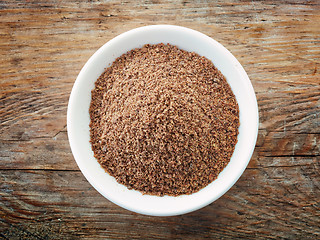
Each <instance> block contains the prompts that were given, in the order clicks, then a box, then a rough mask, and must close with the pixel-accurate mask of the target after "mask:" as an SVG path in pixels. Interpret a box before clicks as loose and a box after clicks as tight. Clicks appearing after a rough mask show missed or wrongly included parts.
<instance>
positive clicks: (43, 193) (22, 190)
mask: <svg viewBox="0 0 320 240" xmlns="http://www.w3.org/2000/svg"><path fill="white" fill-rule="evenodd" d="M269 160H272V158H271V159H270V158H265V159H261V162H266V161H269ZM278 160H279V159H278ZM281 160H283V161H284V162H286V164H288V165H282V164H279V162H280V161H274V160H272V161H273V162H274V164H273V165H272V166H267V167H258V168H257V167H251V166H249V168H248V169H247V170H246V172H245V173H244V175H243V176H242V177H241V179H240V180H239V181H238V183H237V184H236V185H235V186H234V187H233V188H232V189H231V190H230V191H229V192H228V193H227V194H225V195H224V196H223V197H222V198H221V199H219V200H218V201H217V202H215V203H214V204H211V205H210V206H208V207H206V208H204V209H202V210H200V211H197V212H195V213H191V214H187V215H184V216H179V217H167V218H166V217H165V218H156V217H148V216H143V215H139V214H133V213H131V212H129V211H127V210H123V209H122V208H120V207H117V206H116V205H114V204H113V203H111V202H109V201H107V200H106V199H104V198H103V197H102V196H100V195H99V193H97V192H96V191H95V190H94V189H93V188H92V187H91V186H90V185H89V183H88V182H87V181H86V180H85V179H84V177H83V176H82V175H81V173H80V172H78V171H42V170H40V171H18V172H17V171H12V170H6V171H4V170H2V171H0V172H1V178H2V179H1V182H2V184H1V198H2V200H5V201H2V202H1V218H2V219H3V221H4V222H5V223H6V224H11V225H14V226H16V225H15V224H18V223H21V222H23V224H20V225H18V226H20V228H22V229H26V230H27V231H31V230H30V229H33V230H34V232H33V233H34V234H38V235H39V236H43V235H41V232H40V233H38V232H37V231H38V230H39V231H41V229H43V228H44V229H46V226H43V225H42V223H43V222H46V223H48V226H47V227H50V224H51V225H52V227H53V229H54V228H56V229H57V230H59V231H61V234H65V235H66V236H69V234H71V235H72V234H73V235H72V236H75V237H76V236H77V235H78V233H79V235H82V236H85V237H89V238H90V237H91V238H92V239H93V238H95V237H98V236H100V237H101V236H105V237H120V238H121V236H120V235H117V234H119V233H120V232H121V229H125V232H124V234H125V235H123V237H124V238H128V237H138V236H140V237H147V236H148V237H150V238H163V239H164V238H168V237H173V238H176V237H179V236H180V237H181V236H182V235H181V234H183V236H184V237H186V238H188V239H191V238H192V237H195V236H198V237H201V236H202V237H219V236H220V237H221V236H226V237H229V238H231V237H236V236H237V237H241V236H242V237H246V238H247V237H248V238H253V237H260V238H264V237H267V236H273V237H287V238H294V237H298V236H306V237H310V238H312V237H313V238H314V237H317V236H318V237H319V236H320V227H319V226H320V218H319V208H320V206H319V202H318V196H319V193H320V185H319V182H318V181H317V179H319V171H316V170H317V169H319V158H296V161H297V162H298V163H301V164H302V165H299V164H295V165H290V164H289V163H290V162H291V161H292V160H291V159H290V158H281ZM305 161H308V162H309V163H310V164H309V165H304V163H305ZM262 164H263V163H262ZM306 196H308V197H307V198H306ZM262 206H263V207H262ZM279 209H281V214H279ZM21 220H23V221H21ZM88 228H90V229H91V231H89V232H86V230H88ZM165 229H166V230H167V231H164V230H165ZM11 231H13V230H11ZM15 231H18V230H17V229H15ZM8 234H10V232H8ZM8 236H9V235H8ZM48 236H49V237H52V235H48ZM62 236H63V235H62Z"/></svg>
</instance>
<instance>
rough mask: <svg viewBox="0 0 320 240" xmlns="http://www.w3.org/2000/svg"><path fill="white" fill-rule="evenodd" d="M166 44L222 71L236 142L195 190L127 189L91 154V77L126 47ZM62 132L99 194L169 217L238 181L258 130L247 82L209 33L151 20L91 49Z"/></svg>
mask: <svg viewBox="0 0 320 240" xmlns="http://www.w3.org/2000/svg"><path fill="white" fill-rule="evenodd" d="M147 43H149V44H156V43H170V44H172V45H177V46H178V47H179V48H181V49H184V50H187V51H193V52H196V53H198V54H200V55H202V56H205V57H207V58H208V59H210V60H211V61H212V62H213V64H214V65H215V66H216V67H217V68H218V69H219V70H220V71H221V72H222V74H224V76H225V77H226V79H227V81H228V83H229V84H230V86H231V88H232V90H233V92H234V94H235V96H236V99H237V101H238V104H239V108H240V128H239V135H238V143H237V145H236V147H235V151H234V153H233V156H232V158H231V160H230V163H229V164H228V165H227V167H226V168H225V169H224V170H223V171H222V172H221V173H220V174H219V176H218V178H217V179H216V180H215V181H213V182H212V183H211V184H209V185H208V186H207V187H205V188H203V189H202V190H200V191H199V192H196V193H194V194H191V195H182V196H178V197H172V196H164V197H157V196H151V195H143V194H141V193H140V192H138V191H135V190H128V189H127V188H126V187H125V186H123V185H121V184H119V183H117V182H116V180H115V179H114V178H113V177H111V176H110V175H108V174H107V173H106V172H105V171H104V170H103V169H102V168H101V166H100V165H99V163H98V162H97V160H96V159H95V158H94V156H93V152H92V150H91V145H90V142H89V140H90V135H89V122H90V117H89V105H90V101H91V90H92V89H93V88H94V82H95V81H96V79H97V78H98V77H99V76H100V75H101V73H102V72H104V70H105V68H106V67H107V66H110V65H111V63H112V62H113V61H114V60H115V59H116V58H117V57H119V56H120V55H122V54H124V53H126V52H127V51H129V50H131V49H133V48H137V47H142V46H143V45H144V44H147ZM67 124H68V137H69V142H70V146H71V150H72V153H73V155H74V158H75V160H76V162H77V164H78V166H79V168H80V169H81V171H82V173H83V175H84V176H85V177H86V178H87V180H88V181H89V182H90V183H91V185H92V186H93V187H94V188H95V189H96V190H97V191H98V192H100V193H101V194H102V195H103V196H104V197H106V198H107V199H109V200H110V201H112V202H114V203H115V204H117V205H119V206H121V207H123V208H126V209H128V210H131V211H134V212H137V213H141V214H146V215H153V216H172V215H179V214H184V213H188V212H191V211H195V210H197V209H200V208H202V207H204V206H206V205H208V204H210V203H212V202H213V201H215V200H216V199H218V198H219V197H221V196H222V195H223V194H224V193H225V192H226V191H228V190H229V189H230V188H231V187H232V185H233V184H234V183H235V182H236V181H237V180H238V178H239V177H240V176H241V174H242V173H243V171H244V170H245V168H246V166H247V164H248V163H249V161H250V158H251V155H252V153H253V150H254V147H255V143H256V138H257V133H258V106H257V100H256V97H255V93H254V90H253V87H252V85H251V82H250V80H249V78H248V76H247V74H246V72H245V71H244V69H243V67H242V66H241V64H240V63H239V62H238V61H237V59H236V58H235V57H234V56H233V55H232V54H231V53H230V52H229V51H228V50H227V49H226V48H224V47H223V46H222V45H221V44H220V43H218V42H216V41H215V40H213V39H212V38H210V37H208V36H206V35H204V34H202V33H200V32H197V31H194V30H191V29H188V28H185V27H179V26H172V25H154V26H146V27H141V28H136V29H133V30H131V31H128V32H125V33H123V34H121V35H119V36H117V37H115V38H113V39H112V40H110V41H109V42H107V43H106V44H105V45H103V46H102V47H101V48H100V49H99V50H98V51H97V52H95V53H94V54H93V55H92V57H91V58H90V59H89V60H88V62H87V63H86V64H85V65H84V67H83V68H82V70H81V72H80V73H79V75H78V77H77V79H76V81H75V84H74V86H73V89H72V92H71V95H70V99H69V105H68V118H67Z"/></svg>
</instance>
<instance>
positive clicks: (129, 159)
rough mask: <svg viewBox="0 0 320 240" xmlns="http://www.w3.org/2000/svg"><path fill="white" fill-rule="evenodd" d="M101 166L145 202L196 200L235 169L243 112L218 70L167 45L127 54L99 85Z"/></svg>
mask: <svg viewBox="0 0 320 240" xmlns="http://www.w3.org/2000/svg"><path fill="white" fill-rule="evenodd" d="M89 112H90V119H91V122H90V135H91V144H92V150H93V152H94V156H95V158H96V159H97V160H98V162H99V163H100V165H101V166H102V167H103V168H104V169H105V170H106V171H107V172H108V173H109V174H110V175H111V176H113V177H115V179H116V180H117V181H118V182H119V183H121V184H124V185H125V186H127V187H128V188H129V189H135V190H138V191H140V192H142V193H144V194H151V195H158V196H163V195H171V196H178V195H182V194H192V193H195V192H197V191H199V190H200V189H202V188H203V187H205V186H207V185H208V184H209V183H211V182H212V181H213V180H215V179H216V178H217V176H218V174H219V173H220V172H221V171H222V170H223V169H224V167H225V166H226V165H227V164H228V162H229V161H230V158H231V156H232V154H233V151H234V148H235V145H236V143H237V135H238V128H239V108H238V104H237V101H236V99H235V96H234V94H233V92H232V90H231V88H230V86H229V85H228V83H227V81H226V79H225V77H224V76H223V75H222V74H221V73H220V71H219V70H217V68H215V66H214V65H213V63H212V62H211V61H210V60H208V59H207V58H205V57H201V56H199V55H198V54H196V53H193V52H187V51H184V50H181V49H179V48H177V47H176V46H172V45H169V44H166V45H165V44H156V45H145V46H143V47H142V48H137V49H134V50H131V51H129V52H127V53H126V54H123V55H122V56H120V57H119V58H117V59H116V60H115V61H114V62H113V64H112V65H111V66H110V67H109V68H107V69H106V71H105V72H104V73H103V74H102V75H101V76H100V77H99V78H98V79H97V81H96V83H95V88H94V90H92V100H91V105H90V110H89Z"/></svg>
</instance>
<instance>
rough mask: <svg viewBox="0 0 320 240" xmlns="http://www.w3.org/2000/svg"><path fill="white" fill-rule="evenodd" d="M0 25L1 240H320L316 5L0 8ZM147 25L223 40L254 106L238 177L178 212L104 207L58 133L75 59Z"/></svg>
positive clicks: (158, 0)
mask: <svg viewBox="0 0 320 240" xmlns="http://www.w3.org/2000/svg"><path fill="white" fill-rule="evenodd" d="M0 20H1V21H0V39H1V41H0V63H1V64H0V126H1V127H0V160H1V161H0V179H1V180H0V189H1V191H0V199H1V200H0V237H1V238H3V239H99V238H108V239H138V238H142V239H146V238H148V239H169V238H173V239H202V238H212V239H234V238H245V239H318V238H320V206H319V200H318V199H319V197H320V74H319V72H320V37H319V36H320V3H319V1H315V0H314V1H302V0H301V1H299V0H295V1H288V0H286V1H235V2H232V3H231V2H229V1H222V0H219V1H212V2H211V1H206V0H203V1H196V2H193V1H189V0H186V1H176V2H174V3H173V2H172V1H166V0H153V1H119V0H111V1H94V0H92V1H73V0H71V1H39V0H36V1H2V2H0ZM149 24H175V25H181V26H185V27H189V28H192V29H195V30H198V31H201V32H203V33H205V34H207V35H208V36H210V37H212V38H214V39H216V40H217V41H219V42H220V43H222V44H223V45H224V46H225V47H227V48H228V49H229V50H230V51H231V52H232V53H233V54H234V55H235V57H236V58H237V59H238V60H239V61H240V62H241V64H242V65H243V67H244V68H245V70H246V71H247V73H248V75H249V77H250V79H251V82H252V84H253V86H254V89H255V92H256V95H257V99H258V105H259V115H260V125H259V136H258V141H257V145H256V149H255V152H254V154H253V157H252V159H251V161H250V164H249V166H248V168H247V169H246V171H245V172H244V174H243V175H242V177H241V178H240V179H239V181H238V182H237V183H236V184H235V185H234V186H233V187H232V188H231V189H230V190H229V191H228V192H227V193H226V194H225V195H224V196H222V197H221V198H220V199H218V200H217V201H216V202H214V203H212V204H210V205H209V206H207V207H205V208H203V209H201V210H199V211H196V212H193V213H190V214H186V215H182V216H177V217H160V218H159V217H150V216H143V215H139V214H135V213H132V212H129V211H127V210H124V209H122V208H120V207H118V206H116V205H115V204H113V203H111V202H109V201H108V200H106V199H105V198H104V197H102V196H101V195H100V194H99V193H98V192H97V191H96V190H94V189H93V188H92V187H91V186H90V184H89V183H88V182H87V181H86V179H85V178H84V176H83V175H82V173H81V172H80V171H79V169H78V167H77V165H76V163H75V161H74V159H73V156H72V154H71V151H70V147H69V144H68V138H67V129H66V111H67V104H68V98H69V94H70V91H71V89H72V86H73V83H74V80H75V78H76V76H77V74H78V73H79V71H80V69H81V68H82V66H83V65H84V63H85V62H86V61H87V59H88V58H89V57H90V56H91V55H92V54H93V53H94V52H95V51H96V50H97V49H98V48H99V47H100V46H102V45H103V44H104V43H105V42H107V41H108V40H110V39H112V38H113V37H115V36H116V35H118V34H120V33H122V32H125V31H127V30H130V29H132V28H135V27H139V26H145V25H149Z"/></svg>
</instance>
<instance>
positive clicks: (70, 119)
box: [67, 24, 259, 216]
mask: <svg viewBox="0 0 320 240" xmlns="http://www.w3.org/2000/svg"><path fill="white" fill-rule="evenodd" d="M151 30H152V31H153V30H168V31H182V32H186V33H188V34H192V35H194V36H196V37H197V38H201V39H202V40H203V41H207V42H210V43H212V44H214V45H215V46H216V47H218V48H220V49H222V50H223V51H224V52H225V53H226V54H227V55H228V57H229V59H230V60H232V61H233V63H234V64H235V67H236V68H237V70H238V71H239V72H240V73H241V74H242V78H243V79H244V80H245V83H246V89H247V90H248V92H249V94H250V97H251V98H252V99H251V100H252V101H253V102H252V103H253V105H252V107H253V111H254V112H253V117H254V118H255V119H253V126H252V128H253V133H252V134H251V136H250V144H249V149H248V151H247V157H246V159H245V161H244V160H243V162H242V164H241V166H240V169H239V170H238V174H237V176H235V177H234V178H233V180H232V182H230V184H229V185H228V186H226V187H224V188H223V191H221V192H220V194H219V195H216V196H214V197H211V198H208V199H206V201H202V203H201V204H198V205H196V206H193V207H192V208H190V207H188V206H187V207H185V209H184V210H178V211H172V210H170V211H162V212H158V211H152V210H150V209H148V210H144V209H141V207H134V206H130V207H128V205H127V204H126V203H125V202H123V201H118V200H117V199H114V198H113V197H112V196H111V195H110V194H108V193H106V191H105V190H104V189H101V187H100V186H98V185H97V184H96V183H95V177H94V176H93V175H92V173H90V172H89V171H88V170H87V169H85V166H84V165H83V163H82V162H81V161H80V160H79V159H80V158H81V156H80V155H79V153H78V150H77V149H78V147H77V146H76V143H75V137H76V136H75V131H77V129H75V128H74V118H75V117H74V111H75V109H74V108H75V107H74V106H75V102H76V101H77V97H76V96H77V94H76V92H77V91H78V89H79V87H80V85H81V84H82V83H83V82H84V80H83V76H84V73H85V72H86V71H88V69H89V68H90V66H92V64H94V62H95V61H96V59H97V57H98V56H99V55H101V54H103V52H104V51H106V49H108V48H109V47H110V46H111V45H113V44H115V43H116V42H118V41H119V40H123V39H125V38H128V37H132V36H135V35H137V34H141V33H143V32H146V31H151ZM178 47H179V46H178ZM105 67H107V66H105ZM99 75H100V74H99ZM90 94H91V90H90ZM90 101H91V97H90ZM239 108H240V106H239ZM240 124H241V123H240ZM258 127H259V112H258V103H257V99H256V95H255V92H254V89H253V86H252V83H251V81H250V79H249V77H248V75H247V73H246V72H245V70H244V68H243V67H242V65H241V64H240V63H239V61H238V60H237V59H236V58H235V57H234V56H233V55H232V53H231V52H230V51H228V50H227V49H226V48H225V47H224V46H223V45H222V44H220V43H219V42H217V41H216V40H214V39H213V38H210V37H208V36H207V35H205V34H203V33H201V32H198V31H196V30H193V29H190V28H186V27H181V26H176V25H163V24H162V25H148V26H143V27H138V28H135V29H132V30H129V31H127V32H124V33H122V34H120V35H118V36H116V37H114V38H113V39H111V40H110V41H108V42H107V43H105V44H104V45H103V46H102V47H100V48H99V49H98V50H97V51H96V52H95V53H94V54H93V55H92V56H91V57H90V58H89V60H88V61H87V62H86V64H85V65H84V66H83V68H82V69H81V71H80V73H79V75H78V76H77V79H76V81H75V83H74V85H73V88H72V91H71V94H70V97H69V103H68V110H67V131H68V139H69V144H70V147H71V151H72V153H73V156H74V159H75V161H76V163H77V165H78V167H79V168H80V170H81V172H82V174H83V175H84V176H85V177H86V179H87V180H88V181H89V183H90V184H91V185H92V186H93V187H94V188H95V189H96V190H97V191H98V192H99V193H100V194H102V195H103V196H104V197H105V198H107V199H109V200H110V201H111V202H113V203H115V204H117V205H118V206H121V207H123V208H125V209H127V210H130V211H133V212H137V213H140V214H144V215H151V216H174V215H181V214H185V213H189V212H192V211H195V210H198V209H200V208H202V207H204V206H207V205H208V204H210V203H212V202H214V201H215V200H217V199H218V198H220V197H221V196H222V195H223V194H225V193H226V192H227V191H228V190H229V189H230V188H231V187H232V186H233V185H234V184H235V183H236V181H237V180H238V179H239V178H240V177H241V175H242V174H243V172H244V170H245V168H246V167H247V165H248V163H249V161H250V159H251V157H252V154H253V151H254V149H255V144H256V141H257V136H258ZM89 144H90V143H89ZM237 144H238V143H237ZM90 147H91V144H90ZM106 174H107V173H106ZM220 174H221V173H220ZM220 174H219V175H220ZM215 181H216V180H215ZM209 185H210V184H209ZM209 185H208V186H209ZM205 188H207V187H205ZM128 191H135V190H128ZM200 191H202V190H200ZM192 195H194V194H191V195H187V196H192ZM143 196H148V195H143ZM155 197H156V196H155ZM165 197H167V196H165ZM165 197H160V198H165Z"/></svg>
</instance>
